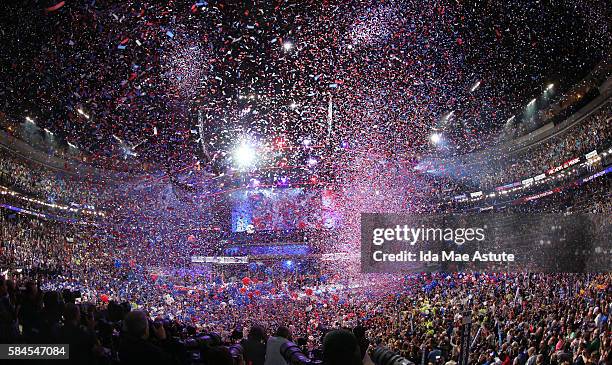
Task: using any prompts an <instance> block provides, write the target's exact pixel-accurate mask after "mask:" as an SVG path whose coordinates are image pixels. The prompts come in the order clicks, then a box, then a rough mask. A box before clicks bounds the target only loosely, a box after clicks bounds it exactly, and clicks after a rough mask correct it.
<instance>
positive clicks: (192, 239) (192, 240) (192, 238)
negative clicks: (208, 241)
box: [187, 234, 196, 242]
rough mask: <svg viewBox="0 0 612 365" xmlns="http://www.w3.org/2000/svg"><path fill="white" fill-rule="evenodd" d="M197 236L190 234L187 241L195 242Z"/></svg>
mask: <svg viewBox="0 0 612 365" xmlns="http://www.w3.org/2000/svg"><path fill="white" fill-rule="evenodd" d="M195 240H196V238H195V236H194V235H192V234H191V235H189V237H187V242H195Z"/></svg>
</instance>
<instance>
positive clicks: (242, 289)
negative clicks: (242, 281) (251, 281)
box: [240, 286, 246, 294]
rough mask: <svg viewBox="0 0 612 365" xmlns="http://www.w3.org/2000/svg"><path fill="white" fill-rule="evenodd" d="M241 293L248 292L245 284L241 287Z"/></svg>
mask: <svg viewBox="0 0 612 365" xmlns="http://www.w3.org/2000/svg"><path fill="white" fill-rule="evenodd" d="M240 293H241V294H244V293H246V288H245V287H244V286H243V287H242V288H240Z"/></svg>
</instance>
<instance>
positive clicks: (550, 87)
mask: <svg viewBox="0 0 612 365" xmlns="http://www.w3.org/2000/svg"><path fill="white" fill-rule="evenodd" d="M553 87H555V85H554V84H548V86H547V87H546V91H548V90H550V89H552V88H553Z"/></svg>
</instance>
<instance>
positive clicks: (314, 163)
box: [306, 157, 317, 167]
mask: <svg viewBox="0 0 612 365" xmlns="http://www.w3.org/2000/svg"><path fill="white" fill-rule="evenodd" d="M306 163H307V164H308V166H310V167H312V166H314V165H316V164H317V160H316V159H315V158H313V157H310V158H309V159H308V161H306Z"/></svg>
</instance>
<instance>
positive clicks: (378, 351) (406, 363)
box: [370, 347, 414, 365]
mask: <svg viewBox="0 0 612 365" xmlns="http://www.w3.org/2000/svg"><path fill="white" fill-rule="evenodd" d="M370 357H371V358H372V361H373V362H374V364H376V365H414V363H413V362H412V361H410V360H408V359H406V358H405V357H402V356H400V355H398V354H396V353H395V352H393V351H391V350H389V349H388V348H385V347H377V348H375V349H374V350H373V351H372V353H371V355H370Z"/></svg>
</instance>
